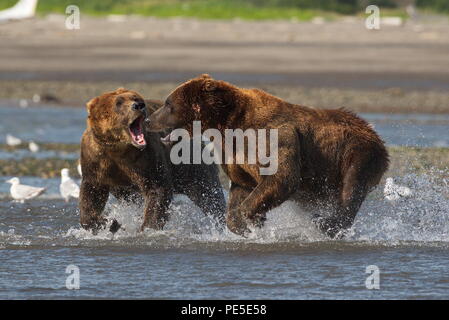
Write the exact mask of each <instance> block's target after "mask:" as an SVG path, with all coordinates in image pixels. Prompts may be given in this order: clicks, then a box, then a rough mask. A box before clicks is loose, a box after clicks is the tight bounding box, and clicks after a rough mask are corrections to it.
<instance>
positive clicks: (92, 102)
mask: <svg viewBox="0 0 449 320" xmlns="http://www.w3.org/2000/svg"><path fill="white" fill-rule="evenodd" d="M98 100H99V99H98V97H95V98H93V99H90V100H89V102H88V103H87V104H86V106H87V114H88V115H90V112H91V110H92V109H93V107H94V106H95V105H96V104H97V103H98Z"/></svg>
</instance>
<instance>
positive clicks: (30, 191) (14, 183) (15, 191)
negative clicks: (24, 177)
mask: <svg viewBox="0 0 449 320" xmlns="http://www.w3.org/2000/svg"><path fill="white" fill-rule="evenodd" d="M6 182H7V183H10V184H11V189H10V192H11V197H12V198H13V199H14V200H16V201H19V202H21V203H24V202H25V200H30V199H33V198H36V197H37V196H39V195H41V194H42V193H44V192H45V190H47V189H46V188H36V187H32V186H27V185H24V184H20V180H19V178H17V177H14V178H12V179H10V180H8V181H6Z"/></svg>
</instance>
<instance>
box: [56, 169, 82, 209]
mask: <svg viewBox="0 0 449 320" xmlns="http://www.w3.org/2000/svg"><path fill="white" fill-rule="evenodd" d="M59 191H60V192H61V196H62V197H63V198H64V200H65V202H69V200H70V198H79V196H80V187H79V186H78V185H77V184H76V182H75V181H73V180H72V178H70V176H69V169H67V168H64V169H62V170H61V184H60V185H59Z"/></svg>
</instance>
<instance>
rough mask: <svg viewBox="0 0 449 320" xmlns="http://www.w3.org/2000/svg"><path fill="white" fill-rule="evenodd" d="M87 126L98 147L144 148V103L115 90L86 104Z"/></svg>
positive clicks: (126, 91)
mask: <svg viewBox="0 0 449 320" xmlns="http://www.w3.org/2000/svg"><path fill="white" fill-rule="evenodd" d="M87 112H88V118H87V124H88V128H90V130H92V132H93V135H94V137H95V139H96V140H97V141H98V142H99V143H100V144H102V145H109V146H117V147H118V146H126V145H132V146H134V147H136V148H139V149H142V148H144V147H145V146H146V144H147V143H146V140H145V136H144V130H143V128H144V127H143V124H144V120H145V118H146V116H147V110H146V105H145V100H144V99H143V97H142V96H141V95H140V94H138V93H137V92H135V91H131V90H126V89H123V88H119V89H117V90H115V91H111V92H106V93H104V94H102V95H101V96H98V97H96V98H93V99H92V100H90V101H89V102H88V103H87Z"/></svg>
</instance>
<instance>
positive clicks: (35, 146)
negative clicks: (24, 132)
mask: <svg viewBox="0 0 449 320" xmlns="http://www.w3.org/2000/svg"><path fill="white" fill-rule="evenodd" d="M28 148H29V149H30V151H31V152H33V153H36V152H39V146H38V144H37V143H36V142H34V141H30V143H29V144H28Z"/></svg>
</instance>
